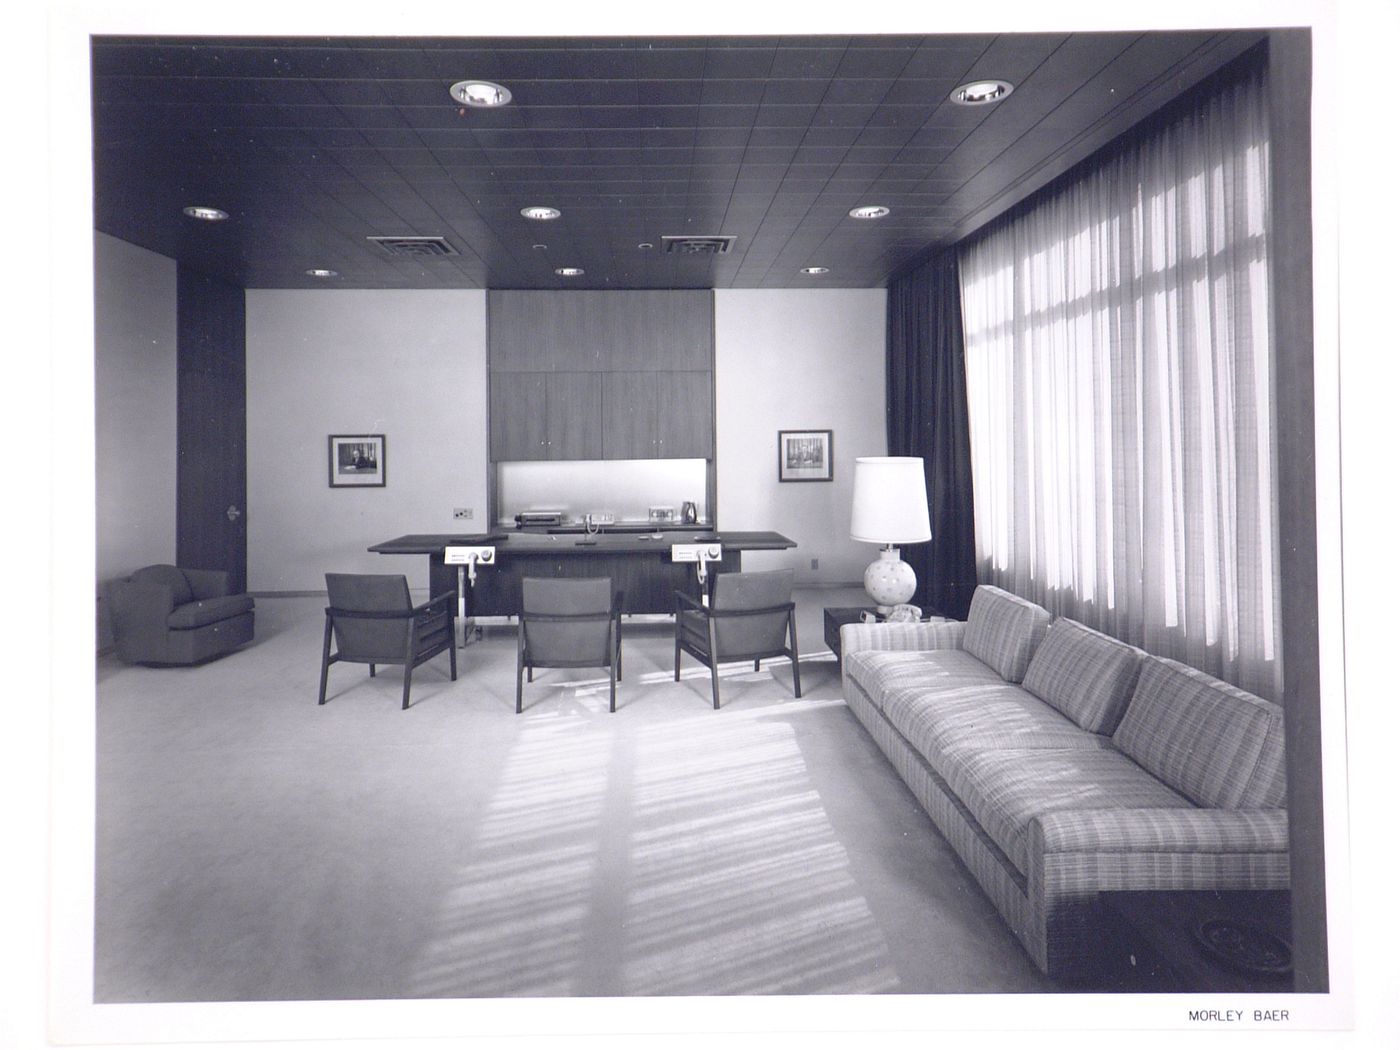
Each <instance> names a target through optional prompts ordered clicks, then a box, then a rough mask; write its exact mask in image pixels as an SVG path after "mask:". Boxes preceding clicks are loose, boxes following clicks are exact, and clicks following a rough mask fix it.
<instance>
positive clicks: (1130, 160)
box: [960, 75, 1282, 698]
mask: <svg viewBox="0 0 1400 1050" xmlns="http://www.w3.org/2000/svg"><path fill="white" fill-rule="evenodd" d="M1268 165H1269V144H1268V114H1267V112H1266V109H1265V95H1264V90H1263V83H1262V79H1261V77H1260V76H1258V75H1256V76H1253V77H1251V78H1248V79H1246V80H1243V81H1241V82H1236V83H1233V84H1231V85H1228V86H1226V87H1223V88H1221V89H1220V90H1218V91H1217V92H1215V93H1213V94H1212V95H1211V96H1210V97H1209V98H1207V99H1204V100H1202V101H1201V102H1200V103H1199V104H1197V105H1196V106H1194V107H1192V108H1191V109H1190V110H1189V111H1186V112H1184V113H1183V114H1182V115H1181V116H1180V117H1179V119H1175V120H1174V121H1173V122H1172V123H1170V124H1169V125H1168V126H1166V127H1165V128H1164V129H1163V130H1162V131H1161V132H1159V133H1157V134H1155V135H1153V136H1152V137H1150V138H1149V139H1147V140H1146V141H1140V142H1139V143H1138V144H1136V145H1134V146H1132V147H1130V148H1128V149H1126V150H1125V151H1123V152H1120V153H1118V154H1116V155H1114V156H1113V157H1112V158H1111V159H1109V160H1108V161H1107V162H1106V163H1104V164H1103V165H1102V166H1101V167H1099V168H1097V169H1096V170H1094V171H1092V172H1090V173H1089V174H1087V175H1086V176H1085V177H1083V178H1081V179H1078V180H1076V181H1074V182H1072V183H1071V184H1069V185H1066V186H1064V187H1063V188H1061V189H1060V190H1058V191H1057V192H1055V193H1053V194H1052V195H1050V196H1049V197H1048V198H1046V199H1045V200H1044V201H1043V202H1041V203H1039V204H1038V205H1037V206H1035V207H1033V208H1031V209H1030V210H1027V211H1025V212H1023V213H1021V214H1019V215H1017V216H1014V217H1012V218H1010V219H1008V220H1005V221H1003V222H1001V223H999V224H998V225H997V226H996V227H994V228H993V229H991V230H989V231H988V232H987V233H986V234H985V235H984V236H982V237H980V238H978V239H977V240H976V241H975V242H974V243H971V244H969V245H968V246H967V247H966V249H965V250H964V252H963V253H962V256H961V259H960V265H961V273H962V288H963V311H964V327H965V339H966V354H967V386H968V402H969V404H968V411H969V417H970V425H971V439H972V468H973V488H974V493H975V499H974V503H975V511H976V541H977V557H978V577H979V579H980V580H982V581H983V582H988V583H994V584H997V585H999V586H1002V587H1005V588H1006V589H1008V590H1011V591H1014V592H1016V593H1018V594H1021V595H1024V596H1026V597H1028V598H1031V599H1033V600H1036V601H1039V602H1041V603H1042V604H1044V605H1045V606H1046V607H1047V608H1049V609H1050V610H1051V611H1053V612H1056V613H1059V614H1063V615H1066V616H1071V617H1073V618H1075V619H1078V620H1081V621H1083V622H1085V623H1088V624H1090V625H1091V626H1095V627H1098V628H1099V629H1100V630H1103V631H1105V632H1107V633H1110V634H1113V635H1115V636H1117V637H1119V638H1122V639H1124V640H1125V641H1129V642H1132V643H1133V644H1136V645H1140V646H1142V647H1144V648H1146V649H1147V650H1148V651H1150V652H1154V653H1157V654H1160V655H1164V656H1172V657H1175V658H1177V659H1180V660H1182V661H1183V662H1185V663H1188V664H1191V665H1192V666H1195V667H1199V668H1201V669H1202V670H1205V671H1208V672H1210V673H1212V674H1215V675H1217V676H1219V677H1222V678H1224V679H1226V680H1227V681H1231V682H1234V683H1236V684H1238V685H1240V686H1241V687H1243V688H1245V689H1248V690H1250V691H1252V692H1255V693H1258V694H1260V695H1262V696H1266V697H1270V698H1276V697H1278V696H1279V695H1280V693H1281V686H1282V682H1281V670H1280V662H1279V660H1278V658H1277V657H1278V654H1277V651H1276V647H1277V645H1278V638H1279V615H1280V614H1279V598H1278V552H1277V547H1276V543H1277V535H1278V533H1277V524H1276V519H1277V510H1276V496H1275V483H1274V479H1275V476H1276V468H1275V457H1274V440H1273V434H1274V427H1273V418H1272V407H1271V406H1272V398H1271V384H1272V377H1271V363H1270V349H1269V324H1268V318H1269V279H1268V258H1269V254H1268V253H1269V236H1268V229H1269V201H1268V184H1269V182H1268Z"/></svg>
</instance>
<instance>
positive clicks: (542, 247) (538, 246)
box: [530, 244, 549, 252]
mask: <svg viewBox="0 0 1400 1050" xmlns="http://www.w3.org/2000/svg"><path fill="white" fill-rule="evenodd" d="M530 247H531V248H533V249H535V251H537V252H542V251H544V250H545V249H547V248H548V247H549V245H547V244H532V245H530Z"/></svg>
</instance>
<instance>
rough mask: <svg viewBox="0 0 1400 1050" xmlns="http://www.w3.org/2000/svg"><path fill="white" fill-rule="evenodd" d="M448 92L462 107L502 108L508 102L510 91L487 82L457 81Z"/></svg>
mask: <svg viewBox="0 0 1400 1050" xmlns="http://www.w3.org/2000/svg"><path fill="white" fill-rule="evenodd" d="M449 90H450V91H451V92H452V97H453V98H455V99H456V100H457V101H458V102H460V103H462V105H464V106H486V107H489V106H504V105H505V104H506V103H507V102H509V101H510V90H509V89H508V88H503V87H501V85H500V84H493V83H491V81H489V80H459V81H457V83H455V84H453V85H452V87H451V88H450V89H449Z"/></svg>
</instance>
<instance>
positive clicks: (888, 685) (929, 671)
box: [843, 649, 1005, 710]
mask: <svg viewBox="0 0 1400 1050" xmlns="http://www.w3.org/2000/svg"><path fill="white" fill-rule="evenodd" d="M843 664H844V668H845V673H846V674H847V675H849V676H850V678H851V680H852V681H854V682H855V683H856V685H858V686H860V688H861V689H862V690H863V691H864V692H865V695H866V696H868V697H870V699H871V700H872V701H873V702H874V704H875V706H876V707H877V708H880V709H882V710H883V708H884V704H885V700H886V698H887V697H888V696H892V695H894V694H895V693H898V692H900V691H901V690H906V689H918V690H926V689H930V688H932V689H935V690H940V691H941V690H949V691H954V690H961V689H967V688H969V687H975V686H988V685H1004V684H1005V683H1004V682H1002V680H1001V676H1000V675H998V674H997V673H996V672H995V671H993V670H992V669H991V668H990V667H988V666H987V665H986V664H984V663H983V662H982V661H981V660H979V659H977V657H975V656H971V655H969V654H968V653H965V652H963V651H962V650H961V649H923V650H907V651H881V650H878V649H862V650H861V651H859V652H855V653H851V654H849V655H848V656H847V657H846V658H845V660H844V662H843Z"/></svg>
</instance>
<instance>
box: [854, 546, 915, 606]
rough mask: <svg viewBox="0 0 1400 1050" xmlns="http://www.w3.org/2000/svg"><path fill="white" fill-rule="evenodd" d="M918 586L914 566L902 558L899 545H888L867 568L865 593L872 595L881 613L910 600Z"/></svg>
mask: <svg viewBox="0 0 1400 1050" xmlns="http://www.w3.org/2000/svg"><path fill="white" fill-rule="evenodd" d="M918 586H919V584H918V580H916V579H915V577H914V567H913V566H912V565H910V564H909V563H908V562H906V561H901V560H900V557H899V549H898V548H897V547H886V548H885V549H884V550H882V551H881V552H880V556H879V557H878V558H876V559H875V560H874V561H873V562H871V563H870V565H869V566H868V567H867V568H866V570H865V593H866V594H868V595H870V597H871V599H872V600H873V601H874V602H875V604H876V606H877V607H878V608H879V610H880V612H881V613H887V612H889V610H890V608H891V607H892V606H895V605H903V604H904V603H906V602H907V601H909V599H910V598H912V597H914V592H915V591H916V590H917V589H918Z"/></svg>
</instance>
